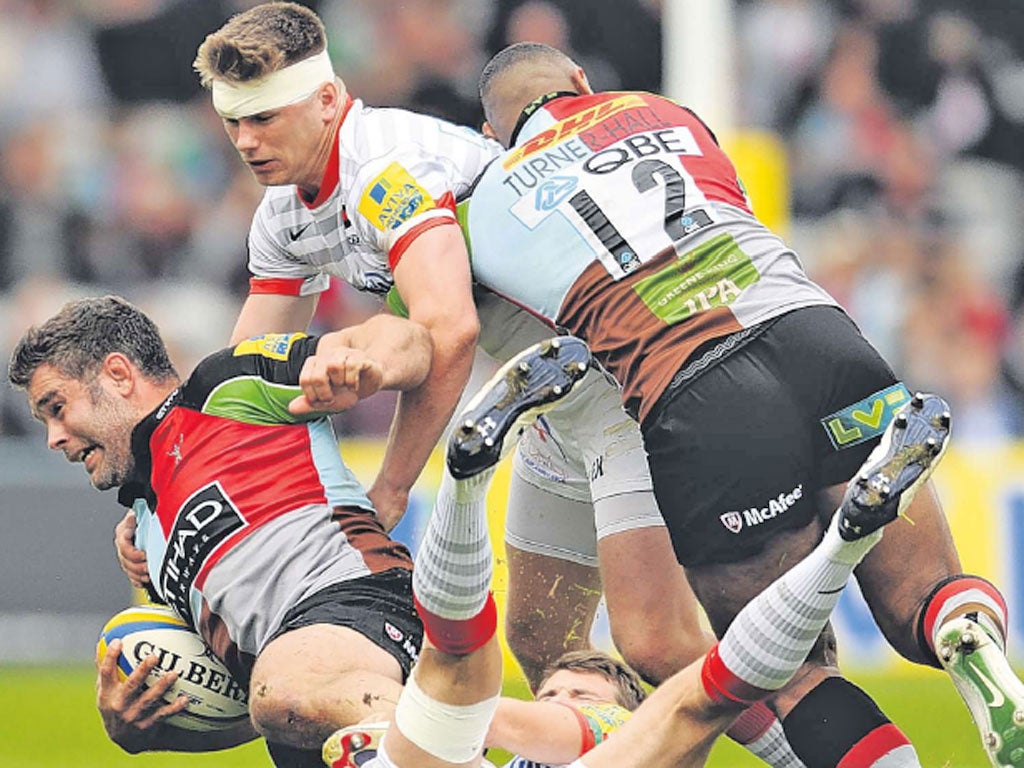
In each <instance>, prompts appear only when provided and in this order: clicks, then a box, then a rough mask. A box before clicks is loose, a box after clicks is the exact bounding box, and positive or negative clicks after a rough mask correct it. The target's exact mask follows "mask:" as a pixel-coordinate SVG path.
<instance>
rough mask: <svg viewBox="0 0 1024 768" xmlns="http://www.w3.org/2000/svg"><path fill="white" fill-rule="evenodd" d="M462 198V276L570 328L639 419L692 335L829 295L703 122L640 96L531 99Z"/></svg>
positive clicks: (693, 341)
mask: <svg viewBox="0 0 1024 768" xmlns="http://www.w3.org/2000/svg"><path fill="white" fill-rule="evenodd" d="M461 205H465V206H466V209H465V210H464V211H462V210H460V215H461V218H462V219H463V228H464V230H465V232H466V235H467V240H468V242H469V246H470V254H471V259H472V268H473V275H474V277H475V279H476V280H478V281H479V282H480V283H481V284H482V285H484V286H486V287H487V288H489V289H491V290H493V291H494V292H495V293H497V294H499V295H501V296H504V297H506V298H508V299H509V300H511V301H513V302H514V303H516V304H518V305H520V306H522V307H525V308H526V309H528V310H530V311H531V312H533V313H534V314H536V315H537V316H539V317H541V318H542V319H545V320H546V321H547V322H548V323H550V324H551V325H554V326H556V327H559V328H562V329H565V330H567V331H569V332H570V333H573V334H575V335H577V336H580V337H582V338H584V339H585V340H586V341H587V343H588V344H589V345H590V347H591V349H592V350H593V352H594V354H595V357H596V359H597V360H598V361H599V362H600V363H601V364H602V365H603V366H604V367H605V369H606V370H608V371H609V372H610V373H612V374H613V375H614V376H615V378H616V379H617V380H618V381H619V383H620V384H621V385H622V389H623V400H624V403H625V405H626V408H627V410H629V411H630V412H631V413H632V414H633V415H634V416H636V417H638V418H639V419H640V420H643V418H644V417H645V416H646V415H647V414H648V413H649V411H650V409H651V407H652V406H653V405H654V403H655V402H656V401H657V399H658V397H659V396H660V395H661V393H662V392H664V391H665V389H666V388H667V387H668V386H669V384H670V382H671V381H672V379H673V377H674V376H675V375H676V373H677V371H679V369H680V367H681V366H682V365H683V364H684V363H685V362H686V360H687V358H688V357H689V356H690V355H691V354H692V353H693V352H694V350H696V349H697V348H698V347H700V346H701V345H702V344H703V343H704V342H707V341H711V340H714V339H719V338H723V337H726V336H729V335H730V334H733V333H735V332H737V331H740V330H742V329H745V328H750V327H752V326H755V325H758V324H760V323H762V322H764V321H766V320H770V319H771V318H774V317H777V316H779V315H781V314H783V313H786V312H789V311H791V310H794V309H798V308H801V307H807V306H812V305H818V304H828V305H834V304H835V301H834V299H832V297H831V296H829V295H828V293H827V292H826V291H824V290H823V289H822V288H820V287H819V286H817V285H816V284H815V283H813V282H812V281H811V280H810V279H809V278H808V277H807V276H806V274H804V271H803V268H802V267H801V265H800V262H799V259H798V258H797V256H796V254H795V253H794V252H793V251H792V250H791V249H789V248H788V247H787V246H786V245H785V243H784V242H783V241H782V240H781V239H780V238H779V237H777V236H776V235H775V234H773V233H772V232H771V231H769V230H768V229H767V228H766V227H765V226H764V225H763V224H761V222H759V221H758V220H757V219H756V218H755V217H754V215H753V214H752V213H751V209H750V204H749V202H748V200H747V197H746V194H745V193H744V191H743V188H742V186H741V185H740V182H739V180H738V179H737V176H736V170H735V168H734V167H733V165H732V162H731V161H730V160H729V158H728V157H727V156H726V155H725V153H724V152H723V151H722V150H721V148H720V147H719V146H718V143H717V141H716V140H715V137H714V136H713V135H712V134H711V132H710V131H709V130H708V128H707V127H706V126H705V125H704V124H703V123H702V122H701V121H700V120H699V119H698V118H697V117H696V115H694V114H693V113H692V112H691V111H690V110H688V109H686V108H684V107H681V106H679V105H678V104H676V103H674V102H672V101H670V100H668V99H665V98H662V97H660V96H655V95H652V94H649V93H638V92H621V93H602V94H594V95H588V96H572V95H569V96H557V97H555V98H553V99H551V100H550V101H547V102H546V103H543V104H541V106H539V107H536V108H535V111H534V112H533V114H531V115H530V117H529V118H528V119H527V121H526V122H525V124H524V125H523V127H522V130H521V131H520V135H519V137H518V142H517V144H516V145H515V146H514V147H512V148H511V149H510V150H508V151H507V152H505V153H504V154H503V155H502V156H501V157H500V158H499V159H498V160H496V161H495V162H493V163H492V164H491V165H490V166H489V167H488V168H487V170H486V171H485V172H484V174H483V176H482V177H481V178H480V180H479V181H478V183H477V185H476V186H475V187H474V189H473V193H472V197H471V198H470V199H469V201H468V202H466V203H463V204H461ZM460 207H461V206H460Z"/></svg>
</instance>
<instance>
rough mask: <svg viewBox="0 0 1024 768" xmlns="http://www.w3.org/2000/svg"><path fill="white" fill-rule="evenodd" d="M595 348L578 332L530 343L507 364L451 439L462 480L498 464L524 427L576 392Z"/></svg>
mask: <svg viewBox="0 0 1024 768" xmlns="http://www.w3.org/2000/svg"><path fill="white" fill-rule="evenodd" d="M590 362H591V361H590V349H589V348H588V347H587V345H586V344H585V343H584V342H583V341H581V340H580V339H577V338H576V337H574V336H557V337H555V338H553V339H547V340H546V341H542V342H540V343H538V344H534V345H533V346H531V347H527V348H526V349H525V350H523V351H522V352H520V353H519V354H518V355H516V356H515V357H513V358H512V359H511V360H509V361H508V362H507V363H505V365H503V366H502V367H501V368H500V369H499V370H498V372H497V373H496V374H494V377H493V378H492V379H491V380H490V381H489V382H487V384H485V385H484V387H483V388H482V389H481V390H480V391H479V392H478V393H477V394H476V396H475V397H474V398H473V399H472V400H471V401H470V403H469V405H468V406H466V408H465V410H463V412H462V414H461V415H460V416H459V421H458V423H457V424H456V426H455V429H454V430H452V435H451V437H450V438H449V439H448V469H449V471H451V473H452V476H453V477H454V478H455V479H456V480H464V479H466V478H467V477H472V476H473V475H476V474H479V473H480V472H483V471H484V470H485V469H487V468H489V467H493V466H494V465H495V464H497V463H498V461H499V460H500V459H501V458H502V456H504V455H506V454H507V453H508V451H510V450H511V449H512V446H513V445H515V442H516V440H518V439H519V436H520V435H521V434H522V432H523V430H524V429H525V428H526V427H527V426H529V425H530V424H532V423H533V421H534V420H535V419H536V418H537V417H538V416H539V415H540V414H541V413H543V412H544V411H546V410H549V409H550V408H552V407H553V406H554V405H555V403H557V402H558V401H559V400H561V399H562V398H564V397H565V396H566V395H568V394H569V392H570V391H571V390H572V388H573V386H574V385H575V384H576V382H578V381H579V380H580V379H582V378H583V376H584V375H585V374H586V372H587V371H588V370H589V368H590Z"/></svg>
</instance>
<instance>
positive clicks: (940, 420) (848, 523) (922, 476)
mask: <svg viewBox="0 0 1024 768" xmlns="http://www.w3.org/2000/svg"><path fill="white" fill-rule="evenodd" d="M949 426H950V415H949V406H948V405H947V404H946V401H945V400H943V399H942V398H941V397H938V396H936V395H927V394H921V393H920V392H919V393H917V394H915V395H914V396H913V397H912V398H911V399H910V402H909V403H908V404H907V405H905V406H904V407H903V408H902V409H900V411H899V412H898V413H897V414H896V416H894V417H893V420H892V421H891V422H890V423H889V426H888V427H887V428H886V430H885V432H884V433H883V434H882V440H881V442H880V443H879V444H878V445H877V446H875V449H874V450H873V451H872V452H871V455H869V456H868V458H867V461H865V462H864V465H863V466H862V467H861V468H860V471H859V472H858V473H857V476H856V477H855V478H854V479H853V480H851V481H850V483H849V485H848V486H847V487H846V493H845V494H843V503H842V504H841V505H840V506H839V535H840V536H842V537H843V538H844V539H845V540H846V541H853V540H855V539H861V538H863V537H865V536H867V535H868V534H869V533H872V532H874V531H877V530H878V529H879V528H881V527H882V526H883V525H885V524H886V523H890V522H892V521H893V520H895V519H896V517H897V515H899V514H901V513H902V512H903V511H904V510H905V509H906V508H907V507H908V506H909V505H910V502H911V501H912V500H913V498H914V494H915V493H917V490H918V488H920V487H921V486H922V485H923V484H924V482H925V480H927V479H928V478H929V476H930V475H931V473H932V470H933V469H934V468H935V466H936V465H937V464H938V462H939V459H940V458H941V457H942V454H943V453H944V452H945V450H946V445H947V444H948V443H949Z"/></svg>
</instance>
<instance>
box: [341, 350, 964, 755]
mask: <svg viewBox="0 0 1024 768" xmlns="http://www.w3.org/2000/svg"><path fill="white" fill-rule="evenodd" d="M587 362H588V357H587V355H586V348H585V346H584V345H583V344H582V342H580V341H579V340H576V339H573V338H571V337H569V338H561V339H558V340H556V341H554V342H550V343H545V344H542V345H540V346H537V347H533V348H531V349H529V350H527V351H526V352H524V353H523V354H522V355H521V356H520V357H519V358H518V359H513V360H512V361H511V362H510V363H509V364H508V365H507V366H505V367H504V368H502V369H501V370H500V371H499V372H498V374H497V375H496V376H495V378H494V379H493V380H492V381H491V383H490V384H489V385H488V386H487V387H485V388H484V389H483V390H482V391H481V392H480V393H479V394H478V395H477V397H476V398H474V400H473V401H472V402H471V403H470V405H469V406H468V408H467V409H466V411H465V412H464V413H463V414H462V416H461V423H460V425H459V426H457V428H456V429H455V431H454V432H453V435H452V437H451V439H450V441H449V449H448V459H447V463H448V468H449V470H450V474H446V475H445V477H444V479H443V480H442V486H441V489H440V492H439V495H438V500H437V504H436V506H435V508H434V512H433V514H432V516H431V519H430V522H429V524H428V527H427V531H426V534H425V536H424V540H423V547H422V549H421V552H420V555H419V557H418V562H417V566H416V570H415V572H414V575H413V592H414V597H415V600H416V604H417V607H418V609H419V612H420V616H421V617H422V618H423V621H424V629H425V633H426V638H427V639H426V642H425V643H424V650H423V653H422V655H421V658H420V661H419V663H418V664H417V665H416V667H415V669H414V670H413V673H412V675H410V678H409V682H408V683H407V684H406V687H405V689H404V690H403V691H402V695H401V698H400V699H399V703H398V707H397V708H396V710H395V716H394V724H393V726H392V727H391V728H390V729H389V730H388V732H387V733H386V734H385V735H384V736H383V737H382V738H380V740H379V742H377V743H376V744H374V743H373V740H370V741H368V740H367V739H366V732H365V729H360V728H359V727H358V726H356V727H355V728H354V729H349V730H348V731H346V732H342V733H340V734H336V735H335V736H334V737H332V739H331V740H330V741H329V742H328V744H327V745H326V747H327V749H325V752H326V754H325V759H326V761H327V762H328V764H329V765H333V766H334V768H348V767H350V766H356V765H360V766H362V767H363V768H449V767H450V766H460V768H465V767H466V766H477V765H481V764H483V762H484V761H483V758H482V752H483V748H484V745H485V743H486V740H487V735H488V732H489V730H490V728H491V721H492V719H493V718H494V717H495V713H496V712H497V711H499V705H500V697H499V691H500V689H501V652H500V650H499V647H498V642H497V639H496V637H495V629H496V611H495V606H494V600H493V597H492V596H491V594H490V592H489V585H490V582H491V571H492V557H491V548H490V542H489V538H488V532H487V519H486V510H485V501H484V499H485V494H486V490H487V486H488V484H489V482H490V479H491V477H492V475H493V473H494V465H495V464H496V463H497V461H498V459H499V458H500V456H501V454H502V452H503V450H504V449H505V448H506V446H507V444H508V443H509V442H511V441H512V440H514V439H515V437H516V436H517V435H518V432H519V430H520V429H521V428H520V427H519V426H518V420H519V419H522V418H524V417H526V418H531V417H532V415H533V414H535V413H536V411H537V409H542V408H543V407H545V406H546V405H550V403H551V402H552V401H553V400H554V399H557V397H560V396H561V395H562V394H564V393H565V392H566V391H568V390H569V388H570V387H571V386H572V384H573V380H574V379H575V378H577V377H578V371H579V370H580V368H581V367H584V368H585V366H586V364H587ZM904 414H905V418H904V419H903V420H902V421H900V420H897V421H895V422H894V423H893V424H892V425H891V426H890V427H889V429H888V431H887V435H886V439H885V440H883V442H882V444H881V446H880V447H879V448H878V449H877V450H876V451H875V452H873V453H872V454H871V456H870V458H869V460H868V462H867V463H866V464H865V466H864V467H863V469H862V473H861V477H862V478H863V482H854V483H851V484H850V486H849V488H848V489H847V493H846V496H845V498H844V500H843V503H842V505H841V506H840V508H839V510H838V511H837V512H836V514H835V515H834V516H833V519H832V521H831V523H830V525H829V528H828V529H827V531H826V532H825V536H824V538H823V540H822V541H821V542H820V543H819V544H818V546H817V547H815V548H814V549H813V550H812V551H811V552H810V553H809V554H808V555H807V556H806V558H804V559H803V560H802V561H801V562H799V563H797V564H796V565H794V566H793V567H792V568H791V569H790V570H789V571H788V572H787V573H785V574H784V575H783V576H782V577H781V578H780V579H779V580H777V581H776V582H775V583H773V584H772V585H771V586H769V587H768V588H767V589H766V590H764V592H762V593H761V594H759V595H758V596H756V597H755V598H754V599H753V600H752V601H751V603H750V604H748V605H747V606H746V607H744V608H743V610H742V611H740V613H739V615H738V616H737V618H736V620H735V621H734V622H733V624H732V626H730V628H729V630H728V631H727V632H726V633H725V634H724V636H723V638H722V639H721V641H720V642H719V643H718V644H717V645H716V646H715V647H714V648H712V650H711V651H710V652H709V653H708V654H707V655H706V656H705V657H704V658H703V659H702V660H701V661H700V662H695V663H694V664H691V665H690V666H688V667H687V668H686V669H684V670H683V671H682V672H679V673H677V674H676V675H674V676H672V677H671V678H670V679H669V680H668V681H666V682H665V683H664V684H663V685H662V686H661V687H659V688H658V689H657V690H656V691H655V692H654V693H653V694H652V695H651V697H650V698H648V700H647V701H645V702H644V703H643V704H642V705H641V706H640V707H639V708H638V709H637V710H636V712H635V713H634V714H633V716H632V717H631V718H629V719H628V720H627V721H626V722H625V724H624V725H622V726H621V728H620V729H619V731H620V732H621V736H619V735H616V736H614V737H612V738H609V739H607V740H603V741H602V742H601V743H600V744H598V745H596V746H595V747H594V748H593V749H592V750H591V751H589V752H587V753H586V754H585V755H582V756H580V757H579V758H578V759H576V760H574V761H573V762H572V763H571V765H572V766H573V768H630V767H633V766H635V768H660V767H661V766H665V768H669V767H670V766H671V767H673V768H676V767H677V766H699V765H703V763H704V761H705V760H706V758H707V754H708V752H709V750H710V748H711V745H712V743H713V742H714V740H715V739H716V738H717V737H718V736H719V735H721V734H722V733H724V731H725V729H726V728H728V726H729V725H730V723H732V721H733V720H734V719H735V718H736V716H737V715H738V714H739V713H740V712H741V711H742V710H743V709H744V707H746V706H747V705H749V704H750V703H751V702H752V701H755V700H757V699H758V698H760V697H763V696H765V695H767V694H769V693H770V692H771V691H775V690H778V689H779V688H781V687H782V686H783V685H785V684H786V683H787V682H788V681H789V680H790V678H791V677H792V676H793V675H794V674H795V673H797V672H798V671H799V670H800V669H801V667H802V666H803V664H804V660H805V658H806V656H807V654H808V652H809V651H810V650H811V648H812V647H813V646H814V644H815V642H816V641H817V639H818V636H819V634H820V633H821V632H822V630H823V629H824V627H825V625H826V623H827V622H828V618H829V615H830V614H831V612H832V609H833V607H834V606H835V604H836V602H837V601H838V599H839V596H840V594H841V593H842V591H843V589H844V587H845V585H846V583H847V581H848V579H849V577H850V575H851V573H852V572H853V569H854V568H855V567H856V566H857V564H858V563H860V561H861V560H862V559H863V558H864V556H865V555H866V554H867V553H868V552H869V551H870V550H871V548H872V547H873V546H874V545H875V544H877V543H878V541H879V540H880V539H881V538H882V526H884V525H885V524H887V523H889V522H891V521H892V520H894V519H895V518H896V516H897V515H898V513H899V512H900V510H901V509H902V508H904V507H905V506H906V505H907V504H908V503H909V501H910V499H911V498H912V496H913V494H914V492H915V491H916V490H917V489H918V488H919V487H920V486H921V484H922V483H923V482H924V481H925V480H926V479H927V477H928V475H929V474H930V473H931V471H932V469H933V468H934V466H935V463H936V461H937V459H938V457H939V455H940V454H941V451H942V449H943V448H944V446H945V443H946V441H947V439H948V436H949V429H948V427H949V413H948V411H947V410H946V406H945V403H943V402H942V400H941V399H939V398H936V397H933V396H923V397H920V398H918V399H917V400H916V401H915V404H914V405H912V406H911V407H908V408H907V409H906V410H905V411H904ZM524 706H537V707H541V706H546V705H545V704H544V703H537V704H533V705H530V704H524ZM570 706H573V705H572V704H570ZM543 739H544V737H543V735H541V734H537V741H538V742H540V741H543ZM372 746H375V747H376V754H375V756H373V757H372V758H370V759H369V760H366V758H367V754H366V753H365V751H366V750H367V749H368V748H370V747H372ZM360 753H362V754H360ZM542 759H543V758H542Z"/></svg>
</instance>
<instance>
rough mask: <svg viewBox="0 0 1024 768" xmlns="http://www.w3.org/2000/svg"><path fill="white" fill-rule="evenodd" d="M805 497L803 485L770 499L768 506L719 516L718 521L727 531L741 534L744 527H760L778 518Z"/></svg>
mask: <svg viewBox="0 0 1024 768" xmlns="http://www.w3.org/2000/svg"><path fill="white" fill-rule="evenodd" d="M803 496H804V486H803V483H801V484H800V485H798V486H797V487H796V488H794V489H793V490H792V491H790V492H789V493H786V492H782V493H780V494H779V495H778V496H776V497H775V498H774V499H769V500H768V504H767V506H764V507H750V509H744V510H743V511H741V512H726V513H725V514H724V515H719V517H718V519H719V520H721V521H722V525H724V526H725V527H726V528H727V529H729V530H730V531H732V532H733V533H739V532H740V531H742V530H743V528H744V526H746V527H747V528H752V527H753V526H755V525H760V524H761V523H764V522H767V521H768V520H771V519H773V518H776V517H778V516H779V515H781V514H782V513H783V512H785V511H786V510H787V509H789V508H790V507H792V506H793V505H794V504H796V503H797V502H798V501H800V499H802V498H803Z"/></svg>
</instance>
